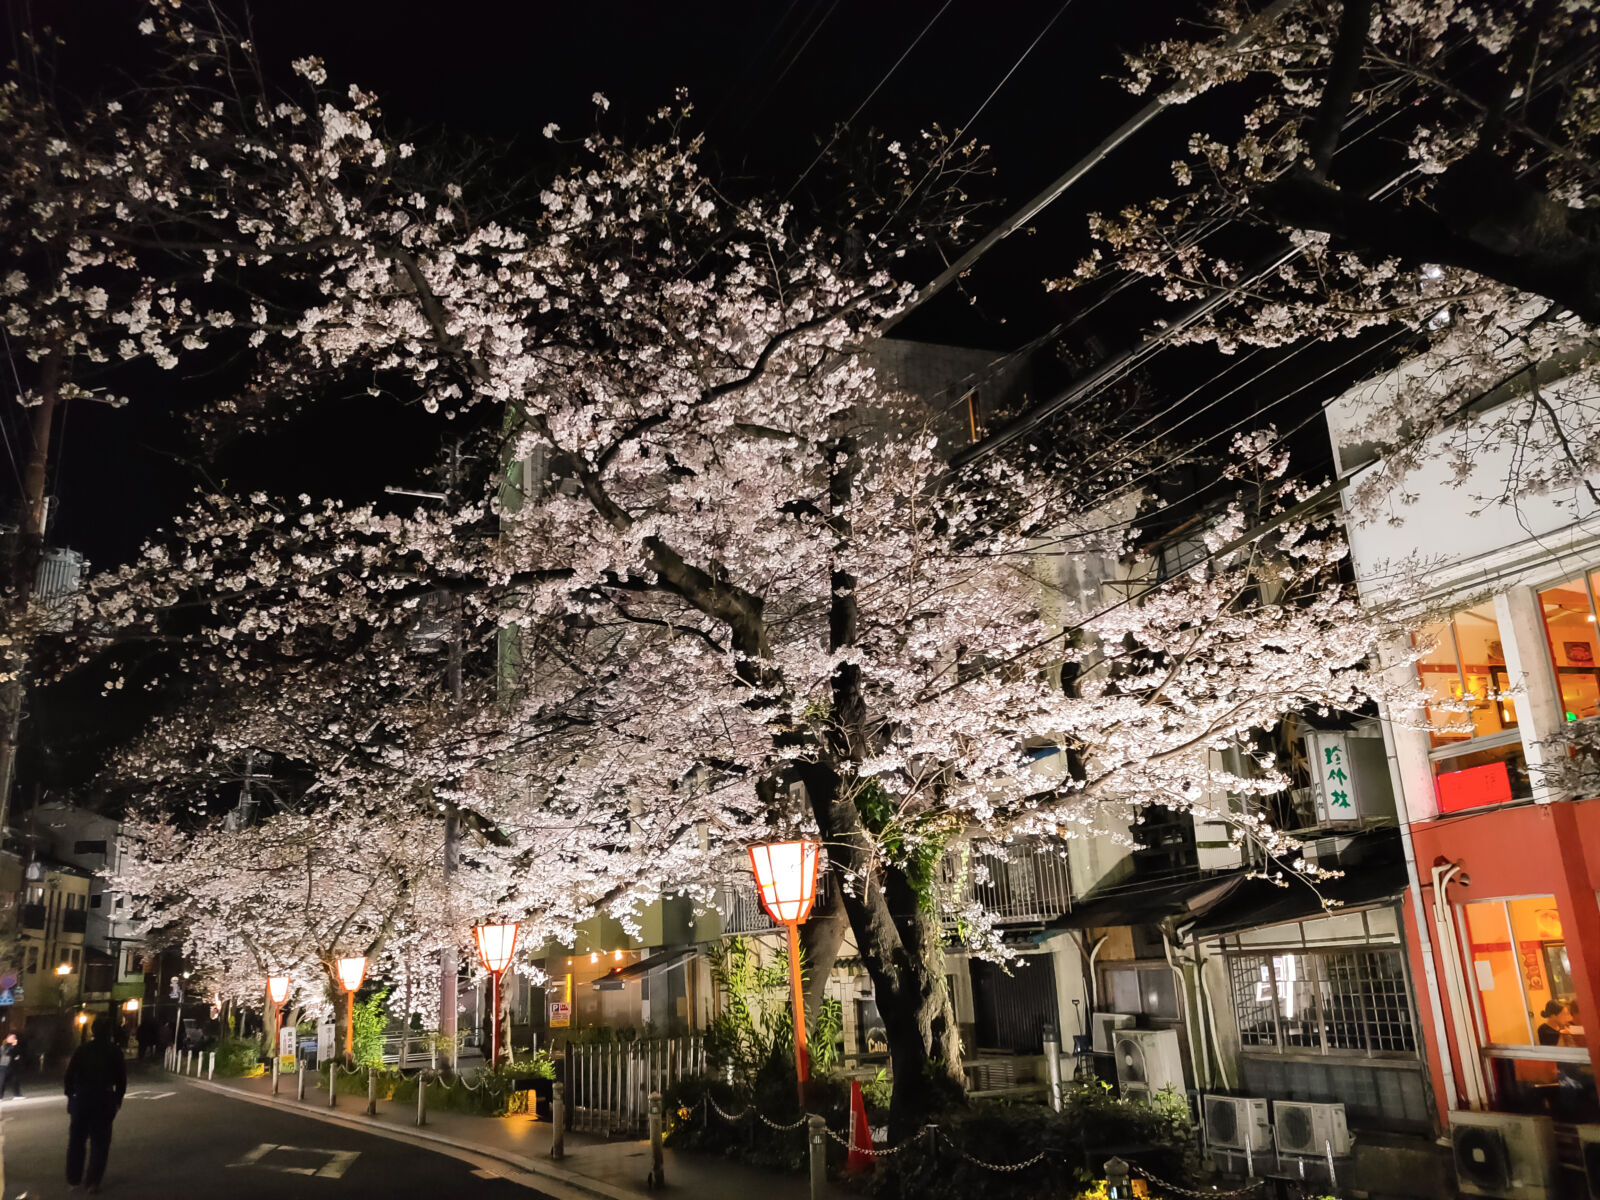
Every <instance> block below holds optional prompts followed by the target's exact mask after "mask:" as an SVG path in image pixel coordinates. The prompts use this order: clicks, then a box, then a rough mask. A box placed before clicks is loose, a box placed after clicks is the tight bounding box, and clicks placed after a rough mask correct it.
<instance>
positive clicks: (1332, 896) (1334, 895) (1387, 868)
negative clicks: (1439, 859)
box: [1180, 831, 1410, 941]
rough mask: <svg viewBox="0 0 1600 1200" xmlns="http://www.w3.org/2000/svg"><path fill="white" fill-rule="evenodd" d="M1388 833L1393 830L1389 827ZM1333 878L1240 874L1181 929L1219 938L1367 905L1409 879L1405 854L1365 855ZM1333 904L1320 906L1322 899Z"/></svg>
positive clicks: (1187, 934) (1393, 893)
mask: <svg viewBox="0 0 1600 1200" xmlns="http://www.w3.org/2000/svg"><path fill="white" fill-rule="evenodd" d="M1391 832H1392V831H1391ZM1340 870H1342V871H1343V872H1344V874H1343V875H1342V876H1340V877H1339V878H1337V879H1321V880H1306V879H1297V878H1294V877H1293V876H1291V875H1288V874H1287V873H1285V875H1284V880H1283V883H1282V884H1281V885H1280V884H1278V883H1274V882H1273V881H1272V880H1270V879H1259V878H1257V879H1244V880H1241V881H1240V886H1239V887H1238V888H1237V889H1236V890H1235V891H1234V892H1233V893H1232V894H1230V895H1229V896H1228V897H1227V898H1226V899H1224V900H1223V901H1222V902H1221V903H1219V904H1217V905H1216V906H1215V907H1213V908H1212V909H1210V910H1209V911H1208V912H1206V913H1204V914H1202V915H1201V916H1200V917H1199V918H1198V919H1197V920H1196V921H1195V922H1194V923H1193V924H1192V925H1188V926H1186V927H1184V928H1183V929H1181V930H1180V932H1181V933H1182V935H1183V938H1184V940H1185V941H1187V940H1188V939H1190V938H1212V937H1220V936H1222V935H1223V934H1227V933H1238V932H1239V931H1241V930H1244V929H1259V928H1262V927H1263V926H1267V925H1281V924H1283V923H1284V922H1286V921H1303V920H1305V919H1307V918H1309V917H1322V916H1328V915H1331V914H1334V913H1340V912H1348V911H1352V910H1359V909H1362V908H1370V907H1371V906H1372V905H1375V904H1382V903H1385V902H1386V901H1390V900H1393V899H1395V898H1396V897H1398V896H1400V895H1402V894H1403V893H1404V892H1405V890H1406V885H1407V883H1408V882H1410V879H1409V876H1408V875H1407V874H1406V864H1405V860H1404V859H1403V858H1399V857H1395V858H1384V857H1377V856H1369V857H1368V858H1367V859H1366V860H1365V861H1364V862H1361V863H1346V864H1345V865H1343V866H1341V867H1340ZM1325 900H1326V901H1328V902H1330V903H1331V904H1332V905H1333V907H1331V908H1328V907H1325V906H1324V901H1325Z"/></svg>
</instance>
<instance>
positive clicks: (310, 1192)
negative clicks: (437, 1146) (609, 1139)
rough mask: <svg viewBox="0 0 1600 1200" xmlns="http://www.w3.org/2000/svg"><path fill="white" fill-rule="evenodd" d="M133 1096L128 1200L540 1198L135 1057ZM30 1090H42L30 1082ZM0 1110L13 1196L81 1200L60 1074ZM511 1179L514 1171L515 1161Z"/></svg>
mask: <svg viewBox="0 0 1600 1200" xmlns="http://www.w3.org/2000/svg"><path fill="white" fill-rule="evenodd" d="M129 1066H130V1072H129V1079H128V1098H127V1100H126V1102H124V1104H123V1106H122V1112H121V1113H120V1114H119V1115H118V1117H117V1123H116V1129H115V1132H114V1133H113V1135H112V1139H111V1159H110V1165H109V1166H108V1167H107V1169H106V1177H105V1181H104V1183H103V1184H102V1191H103V1193H104V1194H105V1195H106V1196H110V1197H116V1198H118V1200H124V1198H125V1200H147V1198H148V1200H183V1198H186V1197H224V1198H225V1200H269V1198H273V1200H275V1198H277V1197H293V1198H294V1200H324V1198H326V1200H357V1198H361V1197H368V1196H371V1197H383V1198H384V1200H404V1198H406V1197H412V1196H421V1197H441V1198H442V1197H458V1196H459V1197H465V1198H468V1200H540V1197H541V1193H539V1192H536V1191H533V1190H530V1189H529V1188H526V1187H524V1186H522V1185H520V1184H518V1183H513V1182H511V1180H510V1179H508V1178H502V1177H499V1176H497V1175H495V1174H494V1173H493V1171H494V1168H493V1166H492V1165H489V1164H485V1165H474V1164H473V1163H471V1162H464V1161H462V1160H460V1159H458V1158H453V1157H451V1156H449V1155H447V1154H442V1153H436V1152H434V1151H432V1150H424V1149H421V1148H419V1147H415V1146H410V1145H407V1144H406V1143H404V1142H399V1141H395V1140H394V1139H392V1138H385V1137H378V1136H375V1135H373V1134H368V1133H362V1132H361V1131H360V1130H357V1129H348V1128H345V1127H343V1126H340V1125H333V1124H329V1123H327V1122H325V1121H318V1120H316V1119H314V1118H311V1117H302V1116H297V1115H295V1114H294V1113H291V1112H279V1111H277V1110H275V1109H270V1108H266V1107H264V1106H262V1105H259V1104H252V1103H250V1102H248V1101H245V1100H235V1099H232V1098H231V1097H228V1096H223V1095H218V1094H217V1093H215V1092H209V1091H206V1090H203V1089H201V1088H197V1087H193V1086H191V1085H189V1084H186V1083H184V1082H182V1081H181V1080H175V1079H173V1078H172V1077H170V1076H168V1075H165V1074H164V1073H163V1072H160V1071H157V1070H154V1069H147V1070H140V1069H138V1067H137V1066H136V1064H129ZM30 1085H31V1086H30ZM23 1089H24V1096H23V1098H22V1099H21V1100H20V1101H19V1100H15V1099H7V1100H5V1101H4V1103H3V1108H0V1130H3V1136H4V1139H5V1196H4V1198H3V1200H54V1198H55V1197H67V1196H77V1195H80V1194H81V1193H75V1192H73V1191H72V1190H71V1189H70V1188H68V1187H67V1184H66V1159H67V1107H66V1098H65V1097H64V1096H62V1095H61V1091H60V1083H59V1081H58V1080H55V1079H47V1078H41V1077H39V1076H38V1075H33V1076H30V1077H28V1078H27V1079H25V1080H24V1082H23ZM505 1171H506V1173H507V1174H508V1175H509V1174H512V1173H513V1171H512V1168H509V1167H507V1168H505Z"/></svg>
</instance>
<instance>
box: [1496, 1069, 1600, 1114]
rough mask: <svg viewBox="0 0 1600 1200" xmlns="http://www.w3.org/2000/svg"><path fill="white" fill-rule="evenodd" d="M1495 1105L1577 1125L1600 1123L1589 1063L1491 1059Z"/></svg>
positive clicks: (1592, 1072) (1507, 1110)
mask: <svg viewBox="0 0 1600 1200" xmlns="http://www.w3.org/2000/svg"><path fill="white" fill-rule="evenodd" d="M1489 1069H1490V1071H1491V1072H1493V1074H1494V1085H1495V1086H1494V1092H1495V1097H1494V1106H1495V1108H1496V1109H1498V1110H1500V1111H1502V1112H1514V1113H1527V1114H1530V1115H1533V1116H1544V1117H1554V1118H1555V1119H1556V1120H1557V1121H1570V1122H1572V1123H1574V1124H1579V1123H1585V1124H1586V1123H1589V1122H1592V1121H1600V1102H1597V1101H1596V1097H1595V1087H1594V1068H1593V1067H1591V1066H1590V1065H1589V1064H1588V1063H1570V1062H1539V1061H1537V1060H1532V1061H1530V1060H1528V1059H1523V1058H1519V1059H1508V1058H1490V1059H1489Z"/></svg>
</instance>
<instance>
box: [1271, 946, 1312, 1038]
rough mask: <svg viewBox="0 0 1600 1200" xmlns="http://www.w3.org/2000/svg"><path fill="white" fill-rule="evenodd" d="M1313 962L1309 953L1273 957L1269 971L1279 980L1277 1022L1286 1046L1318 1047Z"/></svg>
mask: <svg viewBox="0 0 1600 1200" xmlns="http://www.w3.org/2000/svg"><path fill="white" fill-rule="evenodd" d="M1314 962H1315V960H1314V959H1313V958H1312V957H1311V956H1310V955H1308V954H1275V955H1273V956H1272V972H1273V974H1274V975H1275V976H1276V977H1277V980H1278V1023H1279V1026H1280V1027H1281V1028H1282V1030H1283V1044H1284V1045H1285V1046H1307V1047H1311V1048H1313V1049H1320V1048H1321V1045H1322V1039H1321V1038H1320V1037H1319V1036H1318V1029H1317V1024H1318V1020H1317V995H1316V989H1317V982H1316V977H1315V974H1314V971H1313V965H1314Z"/></svg>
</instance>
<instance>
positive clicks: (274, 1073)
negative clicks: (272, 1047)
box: [272, 1054, 278, 1096]
mask: <svg viewBox="0 0 1600 1200" xmlns="http://www.w3.org/2000/svg"><path fill="white" fill-rule="evenodd" d="M272 1094H273V1095H274V1096H276V1095H277V1094H278V1056H277V1055H276V1054H274V1055H273V1056H272Z"/></svg>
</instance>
